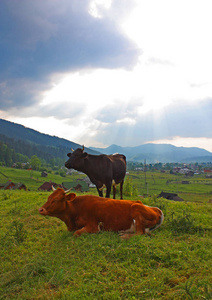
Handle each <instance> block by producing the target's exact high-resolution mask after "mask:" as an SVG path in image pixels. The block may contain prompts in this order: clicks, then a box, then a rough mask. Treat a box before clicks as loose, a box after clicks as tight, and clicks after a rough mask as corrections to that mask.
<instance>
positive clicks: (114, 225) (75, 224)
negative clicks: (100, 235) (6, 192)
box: [39, 188, 164, 238]
mask: <svg viewBox="0 0 212 300" xmlns="http://www.w3.org/2000/svg"><path fill="white" fill-rule="evenodd" d="M39 213H40V214H41V215H43V216H47V215H48V216H52V217H57V218H59V219H60V220H62V221H63V222H65V224H66V226H67V228H68V230H69V231H75V233H74V235H75V236H80V235H81V234H82V233H86V232H87V233H96V232H99V231H100V230H101V229H103V230H105V231H115V232H121V235H122V237H123V238H128V237H130V236H131V235H134V234H145V233H150V232H151V231H153V230H155V229H156V228H157V227H159V226H160V225H161V224H162V222H163V219H164V215H163V212H162V211H161V210H160V209H159V208H157V207H149V206H147V205H144V204H142V203H141V202H140V201H132V200H114V199H109V198H102V197H98V196H92V195H84V196H76V194H74V193H70V194H68V193H66V192H64V190H63V189H61V188H58V189H57V190H55V191H54V192H53V193H52V194H51V195H50V196H49V197H48V201H47V202H46V203H45V204H44V205H43V206H42V207H41V208H39Z"/></svg>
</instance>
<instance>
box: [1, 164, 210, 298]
mask: <svg viewBox="0 0 212 300" xmlns="http://www.w3.org/2000/svg"><path fill="white" fill-rule="evenodd" d="M0 172H1V173H0V181H2V180H3V181H4V179H5V180H7V178H5V177H4V176H3V175H2V173H3V174H4V175H6V176H7V177H8V178H9V179H11V180H12V181H14V182H23V183H25V185H27V187H28V188H29V189H30V191H3V190H0V211H1V215H0V218H1V220H0V221H1V231H0V245H1V247H0V255H1V267H0V279H1V280H0V299H83V300H84V299H177V300H178V299H211V298H212V285H211V282H212V275H211V269H212V260H211V249H212V221H211V214H212V204H211V203H209V200H210V199H211V198H212V195H211V190H212V179H206V178H204V177H201V176H199V177H192V178H190V179H188V180H189V182H190V183H189V184H187V185H186V184H182V180H184V178H183V177H182V176H175V175H170V174H166V173H159V172H158V173H156V172H147V174H146V182H147V185H146V184H145V176H144V173H143V172H136V173H130V175H128V177H127V178H126V182H125V189H124V195H125V197H124V198H126V199H133V200H139V199H140V200H142V202H143V203H144V204H147V205H151V206H158V207H160V208H161V209H162V210H163V212H164V215H165V220H164V224H163V225H162V226H161V227H160V228H159V229H158V230H156V231H155V232H154V235H152V236H151V237H149V236H144V235H143V236H135V237H133V238H131V239H129V240H121V239H120V237H119V236H118V234H116V233H113V232H102V233H99V234H86V235H83V236H81V237H79V238H75V237H73V234H72V233H70V232H67V229H66V226H65V224H64V223H62V222H61V221H60V220H58V219H56V218H51V217H43V216H41V215H39V213H38V208H39V207H40V206H42V205H43V204H44V203H45V202H46V200H47V197H48V195H50V193H49V192H39V191H37V188H38V187H39V186H40V185H41V184H42V182H44V181H49V180H52V181H54V182H56V183H61V182H64V181H70V180H76V178H78V177H80V176H81V177H84V175H79V174H75V175H71V176H70V177H65V178H63V177H61V176H59V175H54V174H49V175H48V177H47V178H42V177H41V174H40V172H36V171H33V172H31V171H27V170H16V169H11V168H3V167H1V168H0ZM147 189H148V190H149V193H150V194H151V196H149V197H146V198H143V199H141V197H140V195H143V194H144V193H146V191H147ZM161 190H164V191H169V192H171V191H172V192H177V191H178V192H179V195H180V196H181V197H182V198H184V199H185V200H186V201H185V202H174V201H170V200H165V199H163V198H156V196H155V194H158V193H160V192H161ZM90 193H95V194H96V190H95V189H92V190H91V191H90Z"/></svg>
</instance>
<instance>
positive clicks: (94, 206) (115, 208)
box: [72, 195, 134, 231]
mask: <svg viewBox="0 0 212 300" xmlns="http://www.w3.org/2000/svg"><path fill="white" fill-rule="evenodd" d="M72 202H73V206H74V208H75V211H77V212H78V213H79V215H80V220H87V221H89V222H97V223H102V224H103V227H104V230H106V231H109V230H112V231H119V230H125V229H128V228H130V226H131V224H132V222H133V218H132V215H131V206H132V204H133V203H134V201H131V200H121V201H120V200H114V199H110V198H102V197H97V196H93V195H85V196H78V197H77V198H76V199H74V201H72Z"/></svg>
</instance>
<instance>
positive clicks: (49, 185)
mask: <svg viewBox="0 0 212 300" xmlns="http://www.w3.org/2000/svg"><path fill="white" fill-rule="evenodd" d="M52 186H53V187H54V188H57V187H58V186H59V187H62V186H61V185H59V184H57V183H55V182H51V181H49V182H48V181H46V182H44V183H43V184H42V185H41V186H40V187H39V188H38V190H39V191H51V190H52Z"/></svg>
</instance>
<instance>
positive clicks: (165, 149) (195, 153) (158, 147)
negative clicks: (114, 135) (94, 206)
mask: <svg viewBox="0 0 212 300" xmlns="http://www.w3.org/2000/svg"><path fill="white" fill-rule="evenodd" d="M91 149H92V150H95V151H99V152H101V153H105V154H111V153H116V152H118V153H122V154H124V155H125V156H126V157H127V160H128V161H134V162H143V161H144V160H145V159H146V162H147V163H156V162H163V163H169V162H173V163H174V162H185V163H190V162H199V163H201V162H211V161H212V153H211V152H209V151H207V150H205V149H201V148H196V147H190V148H186V147H176V146H173V145H169V144H144V145H140V146H137V147H120V146H117V145H111V146H110V147H107V148H94V147H92V148H91Z"/></svg>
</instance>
